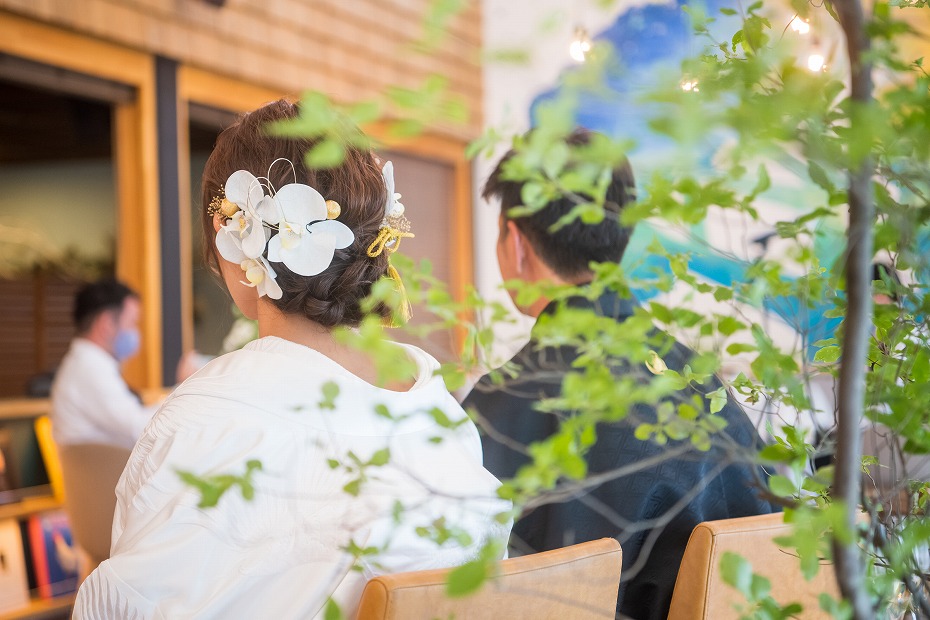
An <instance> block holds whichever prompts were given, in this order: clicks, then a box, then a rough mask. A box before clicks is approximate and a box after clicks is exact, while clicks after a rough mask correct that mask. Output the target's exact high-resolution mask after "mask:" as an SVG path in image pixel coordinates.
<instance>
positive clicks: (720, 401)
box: [707, 387, 728, 413]
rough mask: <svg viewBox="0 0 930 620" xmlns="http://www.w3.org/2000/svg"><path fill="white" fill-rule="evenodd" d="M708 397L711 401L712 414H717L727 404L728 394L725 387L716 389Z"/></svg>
mask: <svg viewBox="0 0 930 620" xmlns="http://www.w3.org/2000/svg"><path fill="white" fill-rule="evenodd" d="M707 396H708V398H709V399H710V413H717V412H718V411H720V410H721V409H723V408H724V407H725V406H726V404H727V396H728V393H727V389H726V388H725V387H721V388H719V389H716V390H714V391H713V392H711V393H710V394H708V395H707Z"/></svg>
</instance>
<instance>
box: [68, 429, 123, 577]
mask: <svg viewBox="0 0 930 620" xmlns="http://www.w3.org/2000/svg"><path fill="white" fill-rule="evenodd" d="M58 452H59V455H60V457H61V466H62V473H63V479H64V487H65V507H66V508H67V511H68V517H69V519H70V520H71V533H72V534H73V535H74V540H75V542H76V543H77V544H78V545H79V546H80V547H81V549H82V550H83V551H84V552H85V553H86V554H87V555H88V556H89V558H88V561H89V566H88V569H89V570H87V571H86V572H87V573H90V571H92V570H93V569H95V568H96V567H97V565H98V564H100V562H103V561H104V560H106V559H107V558H109V557H110V532H111V530H112V529H113V511H114V510H115V509H116V483H117V482H119V477H120V476H121V475H122V473H123V469H125V467H126V463H127V462H128V461H129V455H130V451H129V450H127V449H126V448H120V447H117V446H107V445H102V444H76V445H70V446H69V445H65V446H59V447H58ZM82 572H83V571H82Z"/></svg>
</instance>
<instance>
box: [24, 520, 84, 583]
mask: <svg viewBox="0 0 930 620" xmlns="http://www.w3.org/2000/svg"><path fill="white" fill-rule="evenodd" d="M27 530H28V539H29V548H30V554H31V559H32V567H33V571H34V573H35V586H36V589H37V590H38V593H39V596H40V597H42V598H44V599H49V598H54V597H56V596H61V595H62V594H68V593H70V592H74V591H76V590H77V585H78V570H79V566H78V565H79V554H78V550H77V548H76V547H75V546H74V542H73V540H72V538H71V525H70V524H69V522H68V516H67V515H66V514H65V513H64V512H63V511H54V512H46V513H42V514H36V515H33V516H31V517H29V522H28V525H27Z"/></svg>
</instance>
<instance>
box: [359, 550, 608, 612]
mask: <svg viewBox="0 0 930 620" xmlns="http://www.w3.org/2000/svg"><path fill="white" fill-rule="evenodd" d="M622 558H623V556H622V552H621V550H620V544H619V543H618V542H617V541H616V540H614V539H612V538H604V539H601V540H595V541H591V542H587V543H581V544H579V545H573V546H571V547H566V548H564V549H557V550H555V551H546V552H544V553H537V554H534V555H527V556H523V557H519V558H512V559H509V560H503V561H502V562H501V563H500V564H499V567H500V569H499V573H498V575H497V577H496V578H493V579H491V580H489V581H488V583H486V584H484V585H483V587H482V588H481V589H480V590H479V591H478V592H476V593H475V594H472V595H469V596H465V597H461V598H449V596H448V595H447V594H446V576H447V575H448V574H449V570H450V569H440V570H425V571H417V572H412V573H397V574H393V575H383V576H381V577H375V578H374V579H372V580H371V581H369V582H368V584H367V585H366V586H365V590H364V592H363V593H362V599H361V602H360V603H359V609H358V615H357V620H400V619H406V618H449V617H454V618H456V619H457V620H462V619H465V618H510V619H513V618H533V619H534V620H536V619H547V618H551V619H556V618H558V619H562V618H572V619H573V620H587V619H593V618H602V619H603V618H608V619H610V618H613V617H614V615H615V613H616V607H617V589H618V587H619V585H620V568H621V564H622Z"/></svg>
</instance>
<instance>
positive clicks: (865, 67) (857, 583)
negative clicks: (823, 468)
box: [833, 0, 875, 620]
mask: <svg viewBox="0 0 930 620" xmlns="http://www.w3.org/2000/svg"><path fill="white" fill-rule="evenodd" d="M833 6H834V8H835V9H836V13H837V15H838V16H839V20H840V25H841V26H842V28H843V33H844V35H845V37H846V51H847V55H848V57H849V69H850V88H851V94H850V99H851V102H852V107H851V114H850V134H851V135H854V134H856V133H858V132H861V131H868V129H867V128H863V127H862V126H861V125H862V116H861V114H857V111H861V109H862V108H863V107H866V106H868V105H869V104H870V102H871V101H872V75H871V73H872V66H871V63H870V62H869V61H868V60H867V59H866V58H865V57H864V56H865V54H866V53H867V52H868V50H869V47H870V42H869V36H868V34H867V33H866V24H865V16H864V14H863V10H862V5H861V3H860V1H859V0H835V1H834V2H833ZM849 155H850V161H849V229H848V231H847V247H846V257H845V273H846V291H847V295H848V306H847V312H846V334H845V339H844V341H843V351H842V358H841V361H840V377H839V389H838V399H839V403H838V416H837V418H838V419H837V431H836V434H837V450H836V470H835V478H834V483H833V499H834V501H837V502H840V503H842V504H843V505H844V507H845V515H844V521H845V527H846V529H847V530H848V531H849V532H854V531H855V529H856V512H857V504H858V501H859V498H860V483H861V469H860V468H861V460H862V456H861V452H862V446H861V445H860V442H861V438H860V430H859V422H860V420H861V419H862V415H863V403H864V396H865V393H864V392H865V370H866V355H867V352H868V338H869V333H870V327H871V316H872V296H871V263H872V254H873V245H872V244H873V228H874V219H875V206H874V204H873V202H872V196H871V193H870V191H869V190H870V183H871V177H872V173H873V171H872V168H873V164H872V160H871V157H869V156H866V157H864V158H863V159H862V161H854V160H853V159H852V156H853V154H852V153H849ZM833 556H834V561H835V566H836V579H837V583H838V585H839V588H840V592H841V593H842V594H843V598H845V599H846V600H847V601H849V602H850V604H851V605H852V608H853V618H855V620H867V619H868V618H874V617H875V614H874V610H873V609H872V605H871V603H870V601H869V598H868V595H867V594H866V589H865V587H864V577H865V575H864V571H863V566H864V562H863V558H862V554H861V551H860V549H859V547H858V545H857V544H856V540H855V538H852V539H850V540H849V541H848V542H846V541H842V540H841V539H840V538H839V537H835V538H834V539H833Z"/></svg>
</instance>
